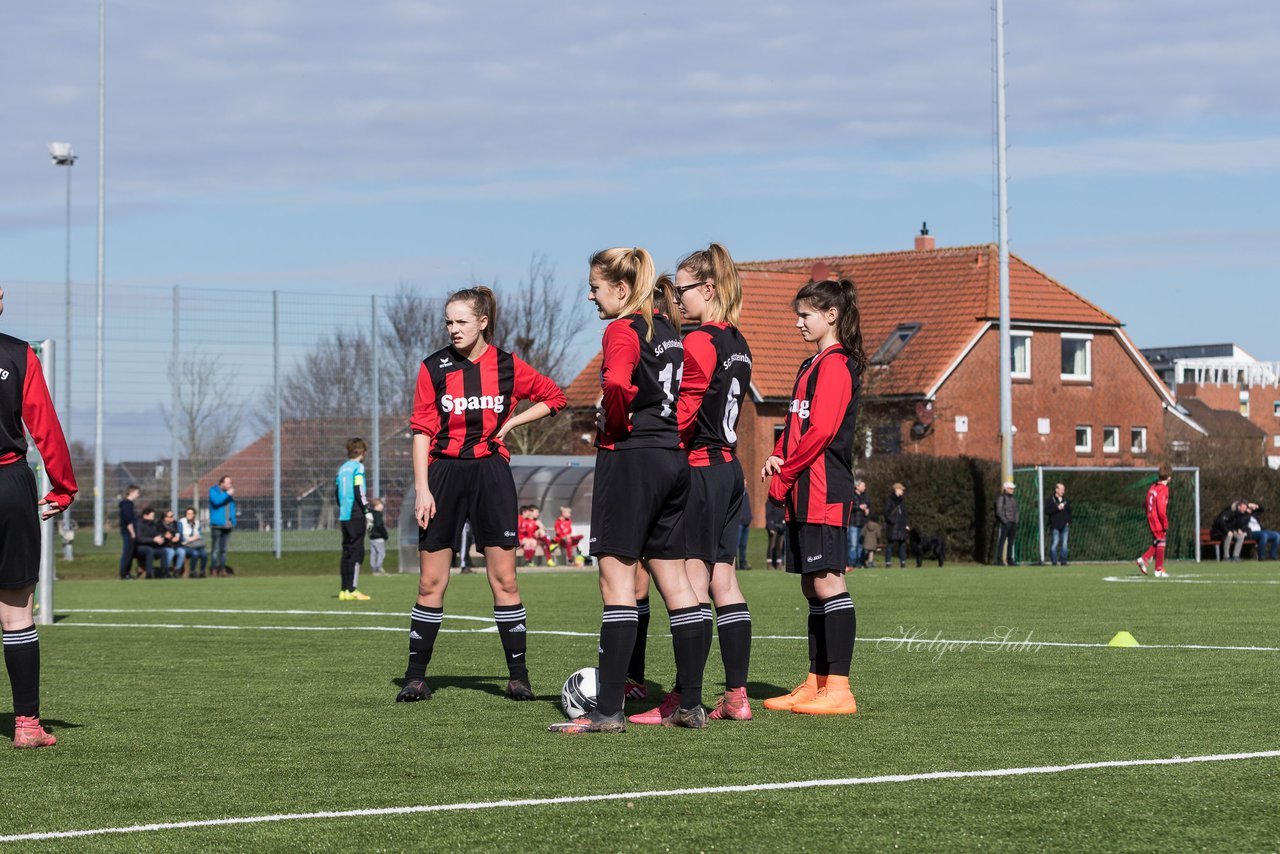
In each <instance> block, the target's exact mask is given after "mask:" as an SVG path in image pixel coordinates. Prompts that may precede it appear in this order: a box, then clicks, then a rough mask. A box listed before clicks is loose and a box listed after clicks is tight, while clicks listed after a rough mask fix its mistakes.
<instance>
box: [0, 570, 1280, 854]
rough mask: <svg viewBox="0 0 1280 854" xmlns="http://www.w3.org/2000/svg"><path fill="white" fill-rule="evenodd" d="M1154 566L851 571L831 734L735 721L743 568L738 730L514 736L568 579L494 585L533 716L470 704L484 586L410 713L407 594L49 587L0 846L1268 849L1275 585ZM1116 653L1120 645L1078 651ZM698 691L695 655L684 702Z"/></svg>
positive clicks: (653, 661) (464, 598) (761, 691)
mask: <svg viewBox="0 0 1280 854" xmlns="http://www.w3.org/2000/svg"><path fill="white" fill-rule="evenodd" d="M1171 571H1172V572H1173V573H1174V577H1173V578H1171V579H1169V580H1160V581H1156V580H1154V579H1143V578H1139V577H1138V576H1136V575H1134V574H1132V573H1133V568H1132V567H1131V566H1129V567H1118V566H1114V565H1113V566H1072V567H1069V568H1065V569H1053V568H1047V567H1046V568H1017V569H995V568H986V567H971V566H958V567H948V568H946V569H938V568H936V567H934V568H929V567H926V568H924V569H914V568H912V569H906V570H900V569H874V570H866V571H859V572H857V573H856V574H855V575H853V576H851V577H850V587H851V590H852V592H853V596H854V601H855V602H856V603H857V606H858V644H857V647H856V649H855V652H854V667H853V677H852V682H853V686H854V692H855V694H856V695H857V698H858V702H859V706H860V711H859V713H858V714H857V715H856V716H853V717H834V718H815V717H809V716H804V715H793V714H790V713H779V712H766V711H764V710H763V709H762V708H761V707H760V703H759V701H760V699H762V698H763V697H766V696H770V695H772V694H776V693H782V692H784V691H786V690H789V689H790V688H791V687H793V685H794V684H795V683H796V682H797V681H799V680H800V679H801V678H802V677H803V674H804V671H805V668H806V665H807V659H806V650H807V644H806V640H805V638H804V636H803V635H804V625H805V614H806V613H807V606H806V603H805V601H804V599H803V598H802V597H801V596H800V594H799V590H798V581H797V579H796V578H795V577H794V576H787V575H784V574H782V573H776V572H765V571H759V570H757V571H752V572H746V573H742V576H741V578H742V585H743V588H744V590H745V592H746V594H747V597H748V601H749V602H750V604H751V607H752V614H753V617H754V628H755V637H756V639H755V643H754V647H753V656H752V668H751V684H750V685H749V686H748V694H749V695H750V696H751V698H752V700H753V703H752V705H753V708H754V710H755V720H753V721H751V722H743V723H739V722H719V721H713V722H712V725H711V727H710V728H708V729H707V730H704V731H690V730H664V729H662V728H660V727H658V728H655V727H632V728H631V730H630V731H629V732H627V733H626V734H623V735H616V736H607V735H583V736H562V735H553V734H550V733H547V732H545V728H546V725H547V724H549V723H551V722H553V721H556V720H560V719H562V717H563V716H562V715H561V714H560V712H559V709H558V699H559V689H560V684H561V682H562V681H563V679H564V677H565V676H566V675H568V674H569V673H570V672H571V671H573V670H575V669H577V668H579V667H583V666H588V665H592V664H594V663H595V657H596V634H597V631H598V628H599V617H600V600H599V595H598V592H597V588H596V579H595V576H594V575H593V574H589V573H542V574H539V573H537V572H532V573H527V574H523V575H522V577H521V587H522V590H523V593H524V601H525V604H526V606H527V608H528V611H529V623H528V625H529V630H530V633H531V636H530V638H529V658H530V669H531V672H532V676H533V686H534V689H535V690H536V691H537V692H538V694H539V701H537V702H532V703H512V702H510V701H508V700H505V699H503V698H502V697H501V696H500V692H501V690H502V688H503V687H504V686H505V679H506V677H505V673H504V670H505V668H504V667H503V665H502V655H501V650H500V647H499V644H498V638H497V635H496V633H495V630H494V628H493V623H492V620H491V619H490V617H491V608H492V600H491V598H490V595H489V591H488V586H487V584H486V582H485V579H484V577H483V576H479V575H477V576H460V577H455V578H454V579H453V583H452V585H451V589H450V592H449V596H448V598H447V600H446V603H445V618H446V619H445V624H444V625H445V628H444V632H443V633H442V634H441V636H440V640H439V641H438V643H437V647H436V653H435V657H434V659H433V661H432V665H431V669H430V672H429V674H428V681H429V683H430V684H431V685H432V687H433V688H434V689H435V690H436V692H437V693H436V695H435V697H434V698H433V699H432V700H431V701H430V702H427V703H416V704H396V703H394V702H393V698H394V696H395V692H396V689H397V683H398V678H399V677H400V675H401V674H402V672H403V669H404V658H405V653H406V647H407V640H406V637H405V636H406V632H407V623H408V620H407V613H408V610H409V608H410V606H411V604H412V600H413V596H414V590H415V584H416V579H413V578H411V577H407V576H390V577H385V578H379V577H368V578H366V579H364V580H363V581H362V585H361V586H362V589H364V590H365V591H366V592H368V593H370V594H371V595H372V596H373V599H372V601H370V602H365V603H349V602H342V603H339V602H338V600H337V598H336V593H337V578H336V574H335V575H334V577H333V578H330V577H327V576H326V577H285V578H235V579H228V580H222V579H219V580H208V581H204V582H193V581H169V582H149V583H128V584H122V583H119V582H109V581H77V582H62V583H60V584H59V586H58V589H57V604H58V608H57V611H58V615H59V621H58V623H57V625H55V626H52V627H44V628H42V629H41V647H42V651H43V658H44V691H43V703H42V706H43V708H42V711H43V717H44V719H45V722H46V724H47V725H48V726H49V727H50V729H51V730H52V731H54V733H55V734H56V735H57V736H58V745H57V746H56V747H54V748H52V749H47V750H32V751H6V752H4V753H3V754H0V756H3V759H0V780H2V781H3V787H4V803H5V810H4V812H3V815H0V844H5V843H7V844H9V845H12V846H13V847H14V848H16V849H20V850H46V849H65V850H84V849H86V848H90V849H93V850H121V851H125V850H128V851H136V850H164V851H167V850H192V849H196V848H218V849H229V850H234V849H239V850H244V849H253V850H264V849H289V850H308V851H347V850H370V851H373V850H484V849H489V850H493V849H503V850H532V851H542V850H581V851H614V850H641V851H667V850H670V851H711V850H717V851H743V850H747V851H755V850H766V849H768V850H787V851H792V850H795V851H800V850H885V849H891V848H899V849H901V850H917V851H918V850H968V849H984V850H1003V851H1025V850H1030V849H1059V850H1060V849H1067V848H1071V849H1083V850H1097V849H1105V850H1110V851H1120V850H1135V851H1136V850H1147V851H1149V850H1162V851H1170V850H1201V849H1218V850H1222V849H1229V850H1237V851H1246V850H1275V849H1276V848H1277V846H1280V808H1277V800H1278V799H1280V731H1278V730H1280V726H1278V725H1280V702H1278V701H1280V688H1278V683H1280V679H1278V676H1280V623H1278V621H1277V615H1278V614H1280V565H1277V564H1274V563H1264V564H1254V563H1243V564H1222V565H1212V566H1210V565H1198V566H1197V565H1194V564H1173V565H1171ZM654 602H655V609H654V618H653V622H652V625H651V629H650V646H649V650H650V652H649V662H650V673H649V676H650V680H651V682H658V683H660V684H661V685H663V686H666V685H668V684H669V683H670V681H671V679H672V676H673V673H674V666H673V664H672V658H671V646H670V638H669V636H668V635H667V634H666V619H665V614H664V613H662V612H661V608H660V607H656V603H657V602H658V598H657V597H656V596H655V597H654ZM1121 630H1124V631H1128V632H1131V633H1132V634H1133V635H1134V636H1135V637H1136V638H1137V640H1138V641H1139V642H1140V643H1141V644H1142V645H1143V646H1142V647H1140V648H1136V649H1118V648H1109V647H1108V646H1107V641H1108V640H1110V639H1111V637H1112V636H1113V635H1115V633H1116V632H1118V631H1121ZM980 641H984V642H983V643H973V642H980ZM722 673H723V670H722V668H721V665H720V661H719V649H718V647H713V648H712V652H711V660H710V662H709V665H708V668H707V686H706V695H705V696H706V699H707V700H708V701H710V700H711V699H712V698H713V697H714V692H716V691H718V690H719V689H720V688H721V687H722V685H721V683H720V681H719V680H720V678H721V675H722ZM652 691H653V688H652V686H651V694H652ZM632 706H633V708H629V711H638V710H640V709H641V708H644V707H645V704H632ZM0 732H3V733H4V735H5V736H6V737H7V736H9V735H11V734H12V717H11V716H7V717H5V718H4V719H3V720H0ZM1252 754H1263V755H1252ZM1162 760H1165V761H1162ZM1168 760H1175V761H1168ZM1188 760H1196V761H1188ZM184 825H185V826H184ZM80 831H83V832H86V833H88V834H92V835H87V836H80V835H72V834H76V833H77V832H80ZM28 834H36V835H44V834H47V835H49V836H51V837H53V838H51V839H47V840H46V841H36V840H35V839H33V838H32V837H30V836H27V835H28Z"/></svg>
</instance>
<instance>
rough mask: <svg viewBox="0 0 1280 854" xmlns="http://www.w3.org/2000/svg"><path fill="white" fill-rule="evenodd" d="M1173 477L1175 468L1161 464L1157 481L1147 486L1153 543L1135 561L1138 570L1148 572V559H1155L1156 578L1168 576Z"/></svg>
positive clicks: (1146, 500) (1149, 522)
mask: <svg viewBox="0 0 1280 854" xmlns="http://www.w3.org/2000/svg"><path fill="white" fill-rule="evenodd" d="M1172 479H1173V468H1172V467H1170V465H1169V464H1168V463H1165V464H1164V465H1162V466H1160V471H1159V473H1158V474H1157V475H1156V482H1155V483H1153V484H1151V486H1149V487H1147V497H1146V499H1145V504H1146V510H1147V528H1148V529H1150V531H1151V545H1150V546H1149V547H1148V548H1147V550H1146V551H1145V552H1143V553H1142V556H1141V557H1139V558H1138V559H1137V560H1136V561H1134V563H1136V564H1137V565H1138V572H1141V573H1142V574H1143V575H1146V574H1147V561H1149V560H1152V559H1154V560H1155V562H1156V563H1155V570H1156V578H1168V577H1169V573H1168V572H1167V571H1166V570H1165V568H1164V554H1165V547H1166V546H1167V545H1168V537H1169V481H1170V480H1172Z"/></svg>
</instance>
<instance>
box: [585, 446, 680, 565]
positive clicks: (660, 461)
mask: <svg viewBox="0 0 1280 854" xmlns="http://www.w3.org/2000/svg"><path fill="white" fill-rule="evenodd" d="M593 490H594V491H593V492H592V495H591V542H590V547H591V548H590V552H591V554H593V555H597V556H598V555H612V556H614V557H620V558H625V559H628V560H635V559H637V558H642V557H643V558H656V559H658V560H683V559H684V556H685V552H684V550H685V544H684V508H685V502H686V501H687V500H688V497H689V459H688V457H687V456H686V454H685V452H684V451H682V450H679V449H677V448H670V449H668V448H632V449H630V450H627V451H605V450H601V451H599V452H597V453H596V473H595V486H594V487H593Z"/></svg>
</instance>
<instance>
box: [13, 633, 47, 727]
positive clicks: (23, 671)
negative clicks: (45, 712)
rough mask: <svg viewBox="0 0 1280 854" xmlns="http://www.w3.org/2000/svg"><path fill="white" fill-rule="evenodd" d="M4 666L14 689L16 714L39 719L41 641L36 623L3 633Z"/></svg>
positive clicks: (14, 710)
mask: <svg viewBox="0 0 1280 854" xmlns="http://www.w3.org/2000/svg"><path fill="white" fill-rule="evenodd" d="M4 666H5V669H6V670H8V671H9V684H10V685H11V686H12V687H13V713H14V714H15V715H16V716H18V717H20V718H22V717H31V718H38V717H40V638H39V637H37V636H36V626H35V623H32V624H31V625H30V626H28V627H27V628H25V629H18V630H17V631H7V632H5V633H4Z"/></svg>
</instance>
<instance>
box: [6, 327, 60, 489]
mask: <svg viewBox="0 0 1280 854" xmlns="http://www.w3.org/2000/svg"><path fill="white" fill-rule="evenodd" d="M0 350H2V351H3V352H0V374H2V375H3V376H0V382H3V383H4V385H3V386H0V398H2V399H3V403H4V405H3V407H0V419H3V423H0V436H3V437H4V440H3V442H0V465H11V464H15V463H18V462H25V460H26V456H27V444H26V439H25V437H24V435H23V426H24V425H25V426H26V430H27V432H29V433H30V434H31V438H32V440H34V441H35V445H36V448H37V449H38V450H39V451H40V458H41V459H42V460H43V461H44V468H45V473H46V474H48V475H49V482H50V485H51V486H52V489H50V490H49V494H48V495H46V496H45V500H46V501H48V502H49V503H51V504H56V505H58V506H59V507H61V508H63V509H66V508H67V507H68V506H70V504H71V502H72V500H73V499H74V498H75V494H76V492H77V486H76V476H75V472H73V471H72V469H71V452H70V450H68V449H67V440H66V437H65V436H64V435H63V434H62V425H61V424H60V423H58V413H57V412H55V411H54V408H53V400H52V399H51V398H50V397H49V387H48V386H47V385H45V381H44V371H43V370H42V369H41V366H40V359H39V358H37V357H36V354H35V351H34V350H32V349H31V346H30V345H29V344H27V343H26V342H25V341H22V340H20V339H18V338H14V337H13V336H10V335H5V336H3V340H0ZM6 365H7V366H8V367H5V366H6Z"/></svg>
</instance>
